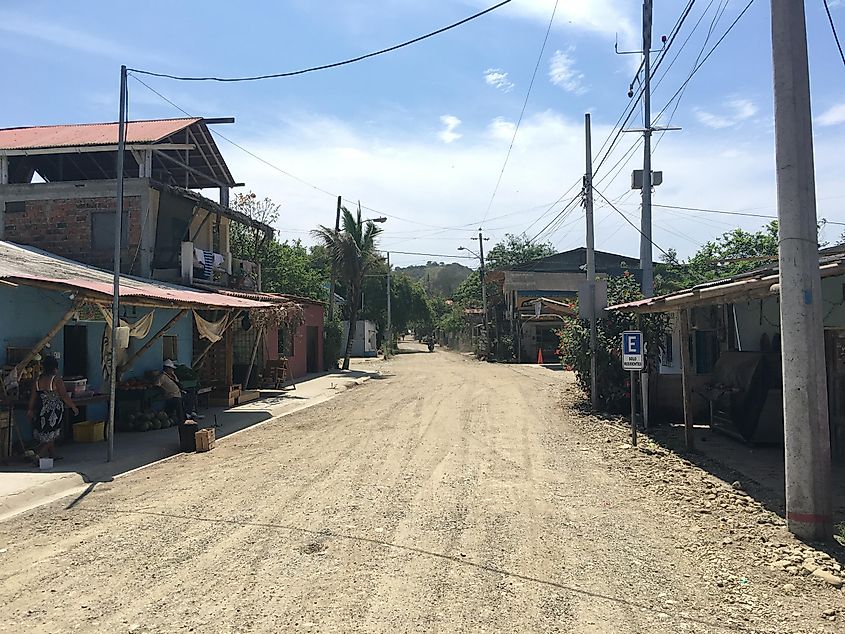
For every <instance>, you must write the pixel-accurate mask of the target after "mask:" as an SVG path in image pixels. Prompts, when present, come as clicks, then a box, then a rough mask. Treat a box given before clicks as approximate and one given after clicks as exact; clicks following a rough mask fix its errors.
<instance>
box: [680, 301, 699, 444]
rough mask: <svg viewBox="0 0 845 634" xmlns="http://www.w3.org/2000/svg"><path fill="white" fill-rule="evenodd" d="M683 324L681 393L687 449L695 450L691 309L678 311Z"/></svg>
mask: <svg viewBox="0 0 845 634" xmlns="http://www.w3.org/2000/svg"><path fill="white" fill-rule="evenodd" d="M677 315H678V321H679V322H680V326H681V393H682V397H683V403H684V440H685V441H686V445H687V451H694V450H695V436H694V433H693V432H694V430H693V426H692V400H691V398H692V395H691V390H692V386H691V385H690V369H691V368H690V366H691V365H692V364H691V362H690V354H689V310H688V309H686V308H682V309H681V310H680V311H678V313H677Z"/></svg>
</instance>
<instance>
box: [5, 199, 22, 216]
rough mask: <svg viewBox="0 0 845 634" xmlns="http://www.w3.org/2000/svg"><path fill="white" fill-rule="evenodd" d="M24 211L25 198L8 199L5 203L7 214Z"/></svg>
mask: <svg viewBox="0 0 845 634" xmlns="http://www.w3.org/2000/svg"><path fill="white" fill-rule="evenodd" d="M24 211H26V201H25V200H10V201H9V202H7V203H6V213H7V214H14V213H22V212H24Z"/></svg>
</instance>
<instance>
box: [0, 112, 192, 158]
mask: <svg viewBox="0 0 845 634" xmlns="http://www.w3.org/2000/svg"><path fill="white" fill-rule="evenodd" d="M199 121H202V119H200V118H184V119H152V120H147V121H130V122H129V123H127V124H126V142H127V143H155V142H157V141H161V140H162V139H166V138H167V137H169V136H171V135H173V134H175V133H177V132H179V131H181V130H184V129H185V128H187V127H188V126H190V125H193V124H194V123H197V122H199ZM117 128H118V124H117V123H116V122H114V123H81V124H71V125H46V126H35V127H28V128H4V129H0V150H35V149H42V148H52V147H56V148H58V147H69V146H76V145H81V146H95V145H117V141H118V139H117V134H118V130H117Z"/></svg>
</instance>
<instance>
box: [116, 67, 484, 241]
mask: <svg viewBox="0 0 845 634" xmlns="http://www.w3.org/2000/svg"><path fill="white" fill-rule="evenodd" d="M129 75H130V76H131V77H132V78H133V79H134V80H135V81H137V82H138V83H140V84H141V85H142V86H144V87H146V88H147V89H148V90H149V91H150V92H152V93H154V94H156V95H158V96H159V97H160V98H161V99H163V100H164V101H166V102H167V103H169V104H170V105H171V106H173V107H174V108H176V110H178V111H179V112H181V113H182V114H184V115H185V116H188V117H194V116H195V115H193V114H191V113H190V112H188V111H187V110H185V109H184V108H182V107H181V106H180V105H178V104H177V103H175V102H174V101H173V100H171V99H169V98H168V97H166V96H165V95H163V94H161V93H160V92H159V91H158V90H156V89H155V88H153V87H152V86H150V85H149V84H148V83H147V82H145V81H144V80H142V79H141V78H140V77H138V76H136V75H135V73H134V72H130V73H129ZM209 131H210V132H211V133H212V134H213V135H214V136H216V137H219V138H221V139H223V140H224V141H226V142H227V143H229V144H230V145H232V146H234V147H236V148H238V149H239V150H241V151H242V152H244V153H246V154H248V155H249V156H251V157H252V158H254V159H255V160H257V161H259V162H260V163H263V164H264V165H266V166H267V167H269V168H271V169H273V170H275V171H277V172H279V173H280V174H284V175H285V176H287V177H288V178H292V179H293V180H295V181H297V182H299V183H301V184H303V185H305V186H306V187H310V188H311V189H313V190H315V191H318V192H320V193H322V194H326V195H327V196H331V197H332V198H337V194H334V193H332V192H330V191H328V190H327V189H323V188H322V187H320V186H318V185H315V184H314V183H310V182H308V181H307V180H305V179H304V178H300V177H299V176H297V175H296V174H291V173H290V172H288V171H287V170H284V169H282V168H281V167H279V166H278V165H275V164H273V163H271V162H270V161H268V160H267V159H264V158H262V157H260V156H258V155H257V154H256V153H255V152H252V151H251V150H248V149H247V148H245V147H244V146H242V145H240V144H239V143H237V142H235V141H233V140H232V139H230V138H229V137H227V136H226V135H224V134H223V133H222V132H218V131H217V130H214V129H212V128H209ZM343 202H345V203H347V204H350V205H357V201H354V200H351V199H349V198H343ZM361 208H362V209H366V210H367V211H371V212H373V213H376V214H380V215H382V216H387V217H389V218H394V219H396V220H402V221H403V222H410V223H412V224H416V225H420V226H422V227H431V228H433V229H443V230H454V231H475V230H474V229H461V228H459V227H442V226H439V225H432V224H428V223H425V222H419V221H418V220H410V219H408V218H403V217H402V216H397V215H395V214H389V213H387V212H385V211H380V210H378V209H375V208H373V207H368V206H366V205H361Z"/></svg>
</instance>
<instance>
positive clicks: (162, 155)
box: [153, 149, 229, 189]
mask: <svg viewBox="0 0 845 634" xmlns="http://www.w3.org/2000/svg"><path fill="white" fill-rule="evenodd" d="M153 152H155V153H156V155H157V156H159V157H160V158H163V159H165V160H166V161H170V162H171V163H173V164H174V165H178V166H179V167H182V168H184V169H186V170H188V171H189V172H190V173H191V174H194V175H195V176H198V177H200V178H203V179H205V180H207V181H209V182H210V183H211V185H208V186H209V187H211V186H214V185H216V186H217V187H229V183H224V182H223V181H221V180H218V179H216V178H215V177H214V176H212V175H210V174H204V173H203V172H201V171H200V170H198V169H196V168H195V167H191V166H190V165H188V164H187V163H185V162H183V161H180V160H179V159H177V158H173V157H172V156H170V155H169V154H165V153H164V152H160V151H159V150H157V149H153ZM185 189H188V188H187V187H186V188H185Z"/></svg>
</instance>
